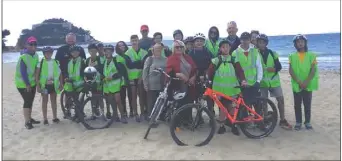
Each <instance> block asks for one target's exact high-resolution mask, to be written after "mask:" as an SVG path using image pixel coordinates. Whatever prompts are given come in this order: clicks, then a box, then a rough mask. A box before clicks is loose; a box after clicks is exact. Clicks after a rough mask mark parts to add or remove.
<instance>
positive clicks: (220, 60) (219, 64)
mask: <svg viewBox="0 0 342 161" xmlns="http://www.w3.org/2000/svg"><path fill="white" fill-rule="evenodd" d="M217 58H218V59H219V62H218V63H217V66H216V67H215V71H216V70H217V69H218V68H220V66H221V64H222V62H223V61H222V56H221V55H219V56H218V57H217ZM233 62H235V57H233V56H232V58H231V61H225V62H223V63H233Z"/></svg>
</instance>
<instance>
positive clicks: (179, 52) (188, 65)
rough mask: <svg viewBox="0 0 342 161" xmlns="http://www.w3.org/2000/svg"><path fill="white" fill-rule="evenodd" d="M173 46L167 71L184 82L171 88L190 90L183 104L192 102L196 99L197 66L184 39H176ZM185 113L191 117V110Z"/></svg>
mask: <svg viewBox="0 0 342 161" xmlns="http://www.w3.org/2000/svg"><path fill="white" fill-rule="evenodd" d="M172 46H173V48H172V53H173V54H172V55H171V56H170V57H169V58H168V59H167V62H166V72H167V73H168V74H170V75H171V76H173V77H179V78H180V79H181V80H182V82H176V83H173V84H172V85H171V86H172V88H171V89H174V90H179V91H188V93H187V95H186V97H185V98H184V99H183V100H182V102H181V104H186V103H190V102H192V100H193V99H194V90H195V89H194V85H195V80H196V71H197V67H196V64H195V63H194V61H193V60H192V58H191V57H190V56H189V55H187V54H185V44H184V43H183V42H182V41H180V40H175V41H174V42H173V44H172ZM189 85H190V88H189ZM184 115H188V116H189V117H187V118H188V119H191V111H186V112H185V113H184Z"/></svg>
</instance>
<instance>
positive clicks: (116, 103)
mask: <svg viewBox="0 0 342 161" xmlns="http://www.w3.org/2000/svg"><path fill="white" fill-rule="evenodd" d="M104 49H105V55H106V58H107V59H106V60H105V62H104V66H103V76H104V79H103V92H104V94H105V95H106V99H107V101H108V102H109V103H110V105H112V107H113V109H114V111H113V116H112V117H114V118H115V120H116V121H117V122H120V121H121V122H122V123H124V124H126V123H127V115H125V114H124V110H123V107H122V103H121V96H120V90H121V87H122V86H123V85H124V80H123V74H122V72H121V71H122V70H124V68H125V67H124V66H123V65H122V64H121V63H117V62H114V59H113V54H114V46H112V45H106V46H105V47H104ZM117 109H119V112H120V114H121V118H119V115H118V110H117ZM107 112H108V111H107Z"/></svg>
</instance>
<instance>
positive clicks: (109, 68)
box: [103, 60, 122, 93]
mask: <svg viewBox="0 0 342 161" xmlns="http://www.w3.org/2000/svg"><path fill="white" fill-rule="evenodd" d="M117 72H118V71H117V69H116V67H115V64H114V62H113V60H110V63H109V64H108V60H106V61H105V64H104V69H103V75H104V76H105V77H106V78H108V77H112V76H113V75H114V74H116V73H117ZM121 82H122V81H121V79H114V80H110V81H105V82H104V83H103V92H104V93H115V92H117V91H120V88H121Z"/></svg>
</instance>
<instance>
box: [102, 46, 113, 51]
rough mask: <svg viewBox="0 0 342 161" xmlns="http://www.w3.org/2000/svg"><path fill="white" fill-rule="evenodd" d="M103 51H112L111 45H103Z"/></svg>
mask: <svg viewBox="0 0 342 161" xmlns="http://www.w3.org/2000/svg"><path fill="white" fill-rule="evenodd" d="M104 49H105V50H108V49H109V50H112V51H114V46H113V45H105V46H104Z"/></svg>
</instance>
